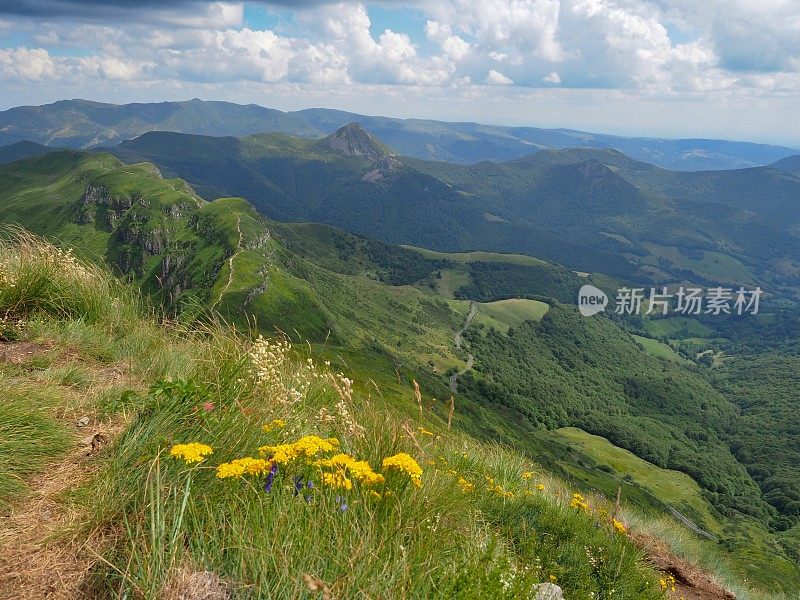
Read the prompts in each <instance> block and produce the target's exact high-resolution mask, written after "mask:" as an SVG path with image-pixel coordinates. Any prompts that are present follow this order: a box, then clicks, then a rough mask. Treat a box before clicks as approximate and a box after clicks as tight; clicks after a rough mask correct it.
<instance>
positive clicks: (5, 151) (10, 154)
mask: <svg viewBox="0 0 800 600" xmlns="http://www.w3.org/2000/svg"><path fill="white" fill-rule="evenodd" d="M56 151H58V148H50V147H49V146H42V145H41V144H36V143H34V142H28V141H23V142H15V143H13V144H9V145H8V146H0V165H5V164H8V163H12V162H14V161H17V160H22V159H23V158H28V157H30V156H39V155H40V154H47V153H48V152H56Z"/></svg>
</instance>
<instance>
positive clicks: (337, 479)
mask: <svg viewBox="0 0 800 600" xmlns="http://www.w3.org/2000/svg"><path fill="white" fill-rule="evenodd" d="M322 483H324V484H325V485H327V486H329V487H332V488H343V489H345V490H351V489H353V482H352V481H351V480H350V479H348V478H347V477H346V476H345V474H344V472H343V471H334V472H333V473H323V474H322Z"/></svg>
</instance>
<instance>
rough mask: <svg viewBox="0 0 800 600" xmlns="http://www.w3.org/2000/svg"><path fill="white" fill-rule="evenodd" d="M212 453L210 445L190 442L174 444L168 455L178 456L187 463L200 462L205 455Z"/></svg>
mask: <svg viewBox="0 0 800 600" xmlns="http://www.w3.org/2000/svg"><path fill="white" fill-rule="evenodd" d="M213 453H214V450H212V448H211V446H206V445H205V444H198V443H197V442H191V443H189V444H175V445H174V446H173V447H172V449H171V450H170V451H169V454H170V456H174V457H175V458H180V459H181V460H183V462H185V463H186V464H187V465H188V464H191V463H199V462H202V461H203V460H204V459H205V457H206V456H209V455H211V454H213Z"/></svg>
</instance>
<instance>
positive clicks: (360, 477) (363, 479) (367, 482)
mask: <svg viewBox="0 0 800 600" xmlns="http://www.w3.org/2000/svg"><path fill="white" fill-rule="evenodd" d="M314 464H315V465H316V466H317V467H319V468H320V469H322V470H323V474H322V481H323V482H324V483H325V484H326V485H330V486H331V487H334V488H344V489H348V490H349V489H351V488H352V487H353V482H352V479H355V480H356V481H358V482H359V483H360V484H361V485H363V486H366V487H372V486H376V485H383V484H384V483H385V481H386V479H385V478H384V476H383V475H381V474H380V473H376V472H375V471H373V470H372V467H371V466H370V464H369V463H368V462H367V461H365V460H356V459H355V458H353V457H352V456H350V455H349V454H337V455H335V456H332V457H331V458H328V459H322V460H318V461H316V462H315V463H314ZM348 475H349V478H348Z"/></svg>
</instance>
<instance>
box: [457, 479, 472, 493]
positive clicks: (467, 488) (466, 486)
mask: <svg viewBox="0 0 800 600" xmlns="http://www.w3.org/2000/svg"><path fill="white" fill-rule="evenodd" d="M458 485H460V486H461V490H462V491H463V492H464V493H467V494H468V493H469V492H471V491H473V490H474V489H475V484H474V483H470V482H469V481H467V480H466V479H464V478H463V477H459V478H458Z"/></svg>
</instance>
